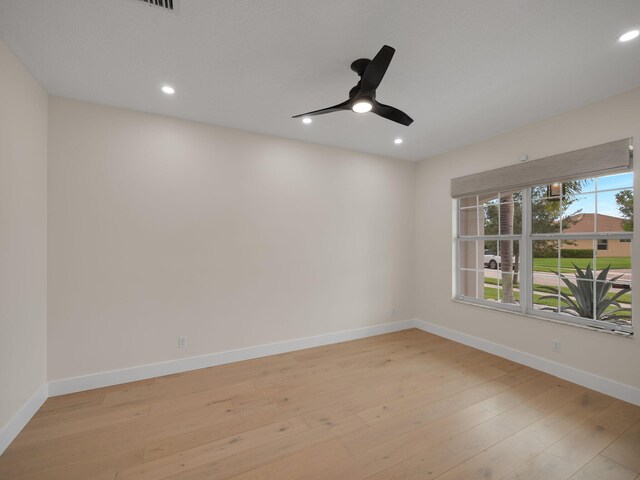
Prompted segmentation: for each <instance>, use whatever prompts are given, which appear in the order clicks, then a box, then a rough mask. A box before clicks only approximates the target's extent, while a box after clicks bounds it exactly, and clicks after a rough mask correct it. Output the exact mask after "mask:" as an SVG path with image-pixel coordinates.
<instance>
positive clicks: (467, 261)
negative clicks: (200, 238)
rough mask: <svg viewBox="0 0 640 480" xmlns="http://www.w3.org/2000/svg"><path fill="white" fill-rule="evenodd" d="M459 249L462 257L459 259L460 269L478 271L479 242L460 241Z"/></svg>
mask: <svg viewBox="0 0 640 480" xmlns="http://www.w3.org/2000/svg"><path fill="white" fill-rule="evenodd" d="M459 248H460V255H459V257H458V262H459V266H460V268H467V269H474V270H477V268H478V260H477V257H476V255H477V242H476V241H475V240H460V247H459Z"/></svg>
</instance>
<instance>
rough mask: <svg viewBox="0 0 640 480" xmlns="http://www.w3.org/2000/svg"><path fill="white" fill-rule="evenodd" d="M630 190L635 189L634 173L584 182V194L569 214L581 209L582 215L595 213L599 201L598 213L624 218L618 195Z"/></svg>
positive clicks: (570, 209) (572, 206)
mask: <svg viewBox="0 0 640 480" xmlns="http://www.w3.org/2000/svg"><path fill="white" fill-rule="evenodd" d="M629 188H633V173H632V172H629V173H621V174H617V175H609V176H607V177H600V178H598V179H595V180H594V179H587V180H584V181H583V184H582V193H581V194H580V195H578V196H577V198H576V201H575V202H574V203H573V204H572V205H571V207H570V208H569V213H573V212H575V211H577V210H579V209H582V212H581V213H595V211H596V200H597V204H598V213H600V214H603V215H610V216H612V217H622V215H621V214H620V210H619V209H618V204H617V203H616V193H618V192H619V191H620V190H624V189H629Z"/></svg>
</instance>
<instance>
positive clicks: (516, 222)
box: [498, 194, 522, 235]
mask: <svg viewBox="0 0 640 480" xmlns="http://www.w3.org/2000/svg"><path fill="white" fill-rule="evenodd" d="M513 198H514V196H513V195H512V194H510V195H507V196H502V197H501V198H500V203H499V204H498V210H499V213H500V229H499V233H500V235H520V233H521V232H522V204H521V203H520V202H513V201H510V200H513Z"/></svg>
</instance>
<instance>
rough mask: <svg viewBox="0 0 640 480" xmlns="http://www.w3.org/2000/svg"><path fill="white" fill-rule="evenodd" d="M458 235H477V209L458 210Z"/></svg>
mask: <svg viewBox="0 0 640 480" xmlns="http://www.w3.org/2000/svg"><path fill="white" fill-rule="evenodd" d="M460 235H461V236H475V235H478V209H477V208H476V207H473V208H462V209H460Z"/></svg>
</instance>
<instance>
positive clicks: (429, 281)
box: [416, 89, 640, 388]
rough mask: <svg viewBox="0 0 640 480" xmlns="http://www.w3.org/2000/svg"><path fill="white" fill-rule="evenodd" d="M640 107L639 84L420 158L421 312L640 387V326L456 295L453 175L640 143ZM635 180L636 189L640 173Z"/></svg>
mask: <svg viewBox="0 0 640 480" xmlns="http://www.w3.org/2000/svg"><path fill="white" fill-rule="evenodd" d="M639 112H640V89H636V90H633V91H631V92H628V93H625V94H622V95H618V96H615V97H612V98H609V99H606V100H603V101H600V102H598V103H595V104H592V105H590V106H588V107H585V108H581V109H579V110H575V111H572V112H569V113H566V114H563V115H560V116H557V117H554V118H551V119H548V120H545V121H542V122H539V123H536V124H533V125H530V126H528V127H525V128H521V129H518V130H515V131H512V132H509V133H506V134H504V135H500V136H498V137H495V138H493V139H491V140H488V141H485V142H481V143H478V144H475V145H471V146H468V147H466V148H463V149H460V150H457V151H454V152H450V153H447V154H444V155H441V156H438V157H435V158H431V159H428V160H425V161H423V162H420V164H419V167H418V172H417V190H416V202H417V203H416V236H417V237H416V252H417V254H416V262H417V263H416V316H417V317H418V318H419V319H421V320H427V321H430V322H432V323H435V324H437V325H440V326H444V327H448V328H451V329H454V330H457V331H459V332H462V333H464V334H467V335H473V336H476V337H480V338H482V339H485V340H488V341H490V342H494V343H497V344H501V345H506V346H509V347H511V348H513V349H516V350H520V351H522V352H526V353H529V354H532V355H536V356H539V357H542V358H546V359H549V360H553V361H555V362H559V363H563V364H565V365H569V366H572V367H575V368H578V369H581V370H585V371H587V372H590V373H593V374H596V375H600V376H604V377H607V378H609V379H612V380H615V381H618V382H621V383H624V384H627V385H631V386H634V387H637V388H640V332H639V334H637V335H636V336H635V337H632V338H623V337H619V336H614V335H611V334H606V333H602V332H595V331H591V330H586V329H581V328H577V327H573V326H566V325H560V324H557V323H552V322H548V321H543V320H538V319H534V318H526V317H522V316H517V315H513V314H510V313H506V312H498V311H495V310H489V309H485V308H480V307H475V306H470V305H462V304H460V303H454V302H452V300H451V298H452V278H453V267H452V246H453V241H452V219H453V218H454V215H453V208H452V202H451V200H450V197H449V182H450V179H451V178H453V177H458V176H461V175H466V174H470V173H475V172H480V171H484V170H488V169H491V168H497V167H500V166H505V165H510V164H513V163H517V162H518V158H519V156H520V155H521V154H523V153H527V154H528V155H529V158H530V159H535V158H541V157H545V156H548V155H553V154H557V153H562V152H567V151H571V150H575V149H578V148H583V147H589V146H592V145H597V144H600V143H605V142H609V141H612V140H619V139H621V138H626V137H635V144H636V149H637V147H638V145H640V113H639ZM636 163H638V162H637V161H636ZM637 171H638V169H637V168H636V173H637ZM635 188H636V190H638V179H637V178H636V186H635ZM639 241H640V239H638V237H637V236H636V238H634V240H633V248H634V250H635V251H640V250H639V249H638V246H639V245H640V243H639ZM633 269H634V270H635V271H636V272H638V271H640V270H639V269H640V255H636V256H635V258H634V259H633ZM639 300H640V297H639V296H638V291H637V289H636V290H635V291H634V292H633V303H634V304H635V305H638V303H637V302H638V301H639ZM636 310H637V309H636ZM639 319H640V317H639V316H638V315H637V312H636V319H635V323H636V324H640V321H639ZM636 328H638V327H637V326H636ZM553 338H558V339H560V340H561V343H562V352H561V353H552V352H551V339H553Z"/></svg>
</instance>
